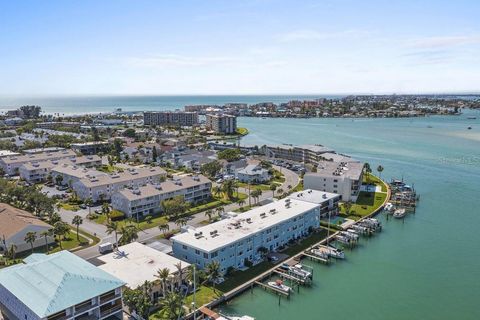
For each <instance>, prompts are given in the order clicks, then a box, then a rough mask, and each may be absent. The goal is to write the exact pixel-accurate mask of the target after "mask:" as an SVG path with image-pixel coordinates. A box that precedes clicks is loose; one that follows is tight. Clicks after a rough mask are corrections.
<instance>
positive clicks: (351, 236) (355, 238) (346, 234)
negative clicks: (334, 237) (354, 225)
mask: <svg viewBox="0 0 480 320" xmlns="http://www.w3.org/2000/svg"><path fill="white" fill-rule="evenodd" d="M340 235H341V236H342V237H345V238H348V239H350V240H351V241H358V234H356V233H351V232H348V231H340Z"/></svg>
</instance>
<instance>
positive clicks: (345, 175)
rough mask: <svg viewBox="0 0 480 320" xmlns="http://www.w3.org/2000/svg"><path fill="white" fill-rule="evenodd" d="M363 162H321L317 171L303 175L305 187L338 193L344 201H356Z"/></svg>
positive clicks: (360, 183) (361, 177) (360, 182)
mask: <svg viewBox="0 0 480 320" xmlns="http://www.w3.org/2000/svg"><path fill="white" fill-rule="evenodd" d="M363 166H364V165H363V163H360V162H349V163H347V162H340V163H337V162H331V161H322V162H319V164H318V168H317V172H309V173H306V174H305V176H304V177H303V184H304V186H305V189H314V190H320V191H326V192H332V193H338V194H340V195H341V196H342V200H343V201H356V199H357V197H358V194H359V192H360V186H361V185H362V179H363Z"/></svg>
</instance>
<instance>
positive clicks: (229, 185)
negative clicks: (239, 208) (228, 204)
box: [222, 180, 236, 200]
mask: <svg viewBox="0 0 480 320" xmlns="http://www.w3.org/2000/svg"><path fill="white" fill-rule="evenodd" d="M235 188H236V183H235V181H234V180H225V181H224V182H223V183H222V191H223V193H224V194H225V195H226V196H227V198H228V199H229V200H231V199H233V194H234V192H235Z"/></svg>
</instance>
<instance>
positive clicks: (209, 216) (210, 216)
mask: <svg viewBox="0 0 480 320" xmlns="http://www.w3.org/2000/svg"><path fill="white" fill-rule="evenodd" d="M212 216H213V210H212V209H208V210H207V211H205V217H208V221H209V222H211V221H212Z"/></svg>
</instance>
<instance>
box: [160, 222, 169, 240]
mask: <svg viewBox="0 0 480 320" xmlns="http://www.w3.org/2000/svg"><path fill="white" fill-rule="evenodd" d="M158 230H160V231H161V232H163V236H164V237H165V236H166V235H167V231H169V230H170V226H169V225H168V223H162V224H161V225H159V226H158Z"/></svg>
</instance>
